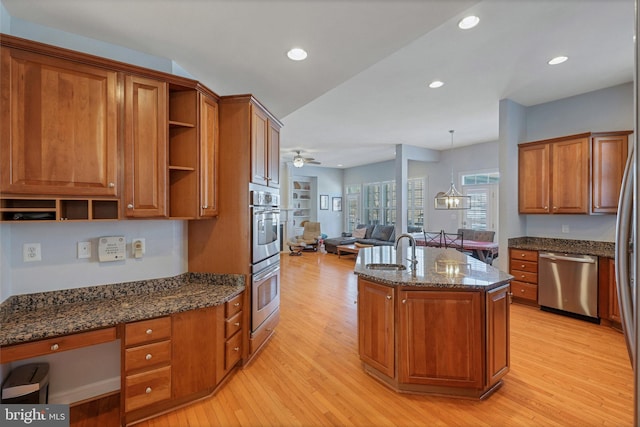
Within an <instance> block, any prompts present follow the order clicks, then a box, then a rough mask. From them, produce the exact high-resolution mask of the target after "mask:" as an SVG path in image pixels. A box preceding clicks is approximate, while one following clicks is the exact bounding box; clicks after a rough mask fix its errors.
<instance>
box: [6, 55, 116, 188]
mask: <svg viewBox="0 0 640 427" xmlns="http://www.w3.org/2000/svg"><path fill="white" fill-rule="evenodd" d="M1 61H2V62H1V66H0V76H1V77H0V79H1V80H0V91H1V99H2V102H1V107H0V108H1V114H0V116H1V117H2V119H1V122H0V128H1V129H2V130H1V137H0V138H1V143H0V146H1V148H0V157H1V158H2V159H3V165H2V168H1V172H0V192H2V193H13V194H30V195H51V194H59V195H80V196H87V195H92V196H117V195H118V97H117V89H118V73H117V72H116V71H113V70H108V69H105V68H100V67H94V66H91V65H86V64H81V63H76V62H73V61H67V60H62V59H58V58H55V57H52V56H48V55H41V54H37V53H33V52H29V51H24V50H19V49H13V48H7V47H3V48H2V50H1Z"/></svg>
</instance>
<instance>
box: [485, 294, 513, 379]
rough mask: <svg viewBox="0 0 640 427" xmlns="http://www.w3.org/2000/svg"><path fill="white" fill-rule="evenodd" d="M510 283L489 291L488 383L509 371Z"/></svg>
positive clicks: (487, 302)
mask: <svg viewBox="0 0 640 427" xmlns="http://www.w3.org/2000/svg"><path fill="white" fill-rule="evenodd" d="M509 294H510V292H509V285H505V286H501V287H499V288H496V289H492V290H491V291H489V292H487V301H486V304H487V385H488V386H492V385H494V384H496V383H497V382H498V381H500V379H502V377H504V376H505V375H506V374H507V372H509V365H510V362H509V357H510V356H509V353H510V350H509V349H510V344H509V333H510V328H509V324H510V319H509Z"/></svg>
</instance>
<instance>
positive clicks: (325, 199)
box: [320, 194, 329, 211]
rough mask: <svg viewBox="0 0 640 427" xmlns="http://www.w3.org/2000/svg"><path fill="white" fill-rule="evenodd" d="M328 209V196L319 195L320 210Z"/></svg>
mask: <svg viewBox="0 0 640 427" xmlns="http://www.w3.org/2000/svg"><path fill="white" fill-rule="evenodd" d="M328 209H329V196H328V195H327V194H321V195H320V210H323V211H326V210H328Z"/></svg>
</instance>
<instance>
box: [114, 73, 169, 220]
mask: <svg viewBox="0 0 640 427" xmlns="http://www.w3.org/2000/svg"><path fill="white" fill-rule="evenodd" d="M168 123H169V121H168V115H167V84H166V83H165V82H161V81H158V80H153V79H147V78H143V77H137V76H126V78H125V129H124V131H125V135H124V142H125V155H124V159H125V193H124V196H125V198H124V204H125V215H126V216H128V217H164V216H167V167H168V166H167V133H168Z"/></svg>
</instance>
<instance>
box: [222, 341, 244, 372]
mask: <svg viewBox="0 0 640 427" xmlns="http://www.w3.org/2000/svg"><path fill="white" fill-rule="evenodd" d="M224 350H225V351H224V353H225V357H224V369H225V370H228V369H231V368H232V367H233V366H234V365H235V364H236V363H238V360H240V357H241V356H242V334H240V333H238V334H235V335H234V336H233V337H231V338H230V339H229V340H228V341H227V342H226V343H225V349H224Z"/></svg>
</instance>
